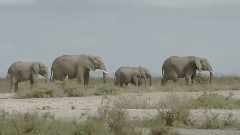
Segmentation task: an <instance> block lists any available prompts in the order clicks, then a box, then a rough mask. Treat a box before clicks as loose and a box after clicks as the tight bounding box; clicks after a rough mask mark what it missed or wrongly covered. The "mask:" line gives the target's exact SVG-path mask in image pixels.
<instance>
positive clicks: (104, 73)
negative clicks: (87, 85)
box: [101, 65, 108, 84]
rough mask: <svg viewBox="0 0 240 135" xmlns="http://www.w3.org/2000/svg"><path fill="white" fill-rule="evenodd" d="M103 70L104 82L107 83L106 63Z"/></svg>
mask: <svg viewBox="0 0 240 135" xmlns="http://www.w3.org/2000/svg"><path fill="white" fill-rule="evenodd" d="M101 70H102V72H103V83H104V84H105V83H106V75H107V73H108V72H106V67H105V65H102V67H101Z"/></svg>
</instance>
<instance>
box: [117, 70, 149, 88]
mask: <svg viewBox="0 0 240 135" xmlns="http://www.w3.org/2000/svg"><path fill="white" fill-rule="evenodd" d="M142 79H144V80H145V85H146V79H150V86H151V75H150V73H149V71H148V70H147V69H146V68H143V67H141V66H139V67H120V68H119V69H118V70H117V71H116V72H115V85H117V86H121V87H123V84H125V85H128V83H131V84H133V85H135V86H140V85H141V84H142Z"/></svg>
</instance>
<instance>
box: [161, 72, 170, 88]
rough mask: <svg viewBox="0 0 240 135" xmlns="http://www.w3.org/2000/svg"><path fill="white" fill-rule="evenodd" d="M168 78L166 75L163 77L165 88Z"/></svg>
mask: <svg viewBox="0 0 240 135" xmlns="http://www.w3.org/2000/svg"><path fill="white" fill-rule="evenodd" d="M168 80H169V79H168V76H167V75H166V74H164V75H163V78H162V81H161V85H162V86H164V85H166V83H167V81H168Z"/></svg>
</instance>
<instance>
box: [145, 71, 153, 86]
mask: <svg viewBox="0 0 240 135" xmlns="http://www.w3.org/2000/svg"><path fill="white" fill-rule="evenodd" d="M146 78H148V79H149V85H150V86H152V76H151V75H150V74H146Z"/></svg>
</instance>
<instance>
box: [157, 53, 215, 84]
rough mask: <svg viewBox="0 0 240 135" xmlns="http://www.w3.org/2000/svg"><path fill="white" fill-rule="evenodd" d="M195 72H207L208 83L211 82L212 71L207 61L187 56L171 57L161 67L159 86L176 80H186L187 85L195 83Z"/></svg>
mask: <svg viewBox="0 0 240 135" xmlns="http://www.w3.org/2000/svg"><path fill="white" fill-rule="evenodd" d="M196 70H199V71H202V70H204V71H209V72H210V83H211V82H212V76H213V70H212V67H211V65H210V64H209V62H208V60H207V59H203V58H199V57H194V56H187V57H178V56H172V57H170V58H167V59H166V60H165V61H164V63H163V66H162V75H163V78H162V81H161V84H162V85H165V84H166V82H167V81H168V80H173V81H174V82H176V81H177V79H178V78H184V77H185V79H186V82H187V85H190V84H191V83H193V84H195V83H196Z"/></svg>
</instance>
